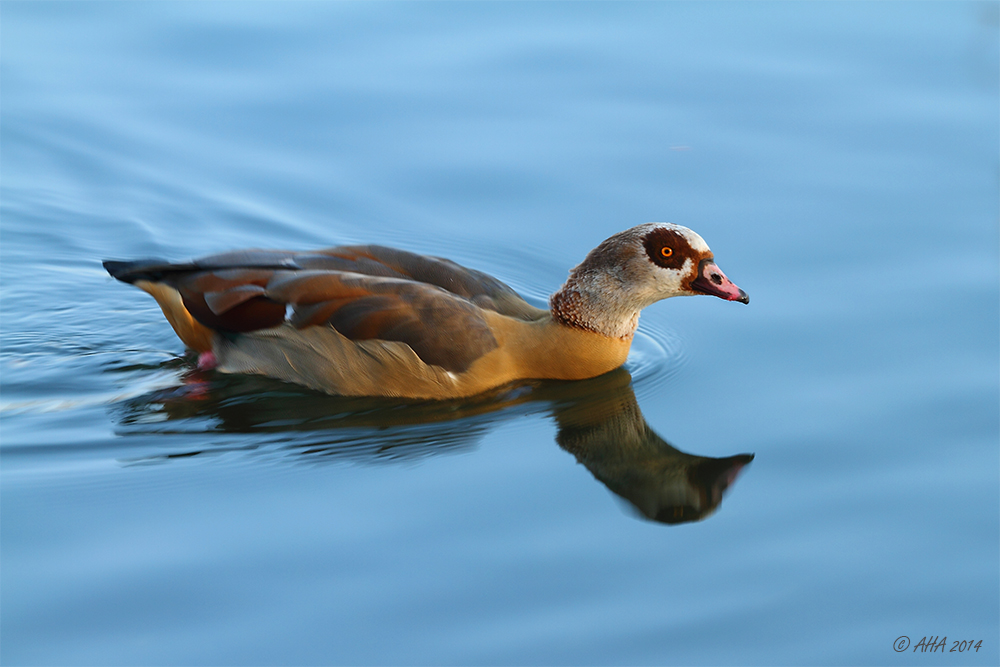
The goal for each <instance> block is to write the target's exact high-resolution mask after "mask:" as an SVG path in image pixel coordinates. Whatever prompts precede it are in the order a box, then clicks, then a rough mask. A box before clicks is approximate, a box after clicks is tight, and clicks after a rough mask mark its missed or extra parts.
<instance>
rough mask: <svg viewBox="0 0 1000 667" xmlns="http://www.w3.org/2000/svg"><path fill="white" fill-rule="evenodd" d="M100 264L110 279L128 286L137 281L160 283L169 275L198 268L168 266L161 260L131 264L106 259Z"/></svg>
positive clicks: (190, 265) (179, 265)
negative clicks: (112, 278) (109, 275)
mask: <svg viewBox="0 0 1000 667" xmlns="http://www.w3.org/2000/svg"><path fill="white" fill-rule="evenodd" d="M102 264H104V268H105V269H107V271H108V273H110V274H111V275H112V277H114V278H116V279H118V280H120V281H122V282H123V283H129V284H131V283H134V282H135V281H137V280H149V281H151V282H160V281H162V280H163V279H164V278H165V277H166V276H168V275H170V274H176V273H183V272H186V271H193V270H196V269H197V268H198V267H196V266H195V265H193V264H170V263H169V262H165V261H163V260H162V259H137V260H134V261H131V262H119V261H116V260H113V259H106V260H104V261H103V262H102Z"/></svg>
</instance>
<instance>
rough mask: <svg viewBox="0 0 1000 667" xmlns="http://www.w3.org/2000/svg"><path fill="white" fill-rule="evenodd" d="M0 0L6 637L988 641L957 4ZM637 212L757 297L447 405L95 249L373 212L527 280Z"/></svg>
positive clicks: (995, 396)
mask: <svg viewBox="0 0 1000 667" xmlns="http://www.w3.org/2000/svg"><path fill="white" fill-rule="evenodd" d="M0 11H2V24H0V30H2V33H0V38H2V54H0V55H2V59H0V67H2V70H0V74H2V82H3V96H2V99H0V112H2V113H0V116H2V118H0V120H2V123H0V147H2V152H0V222H2V227H0V243H2V245H0V253H2V255H0V257H2V265H0V279H2V294H0V296H2V301H0V308H2V318H0V332H2V366H0V371H2V410H3V411H2V412H0V438H2V442H0V482H2V487H0V496H2V498H0V500H2V504H0V520H2V522H0V531H2V532H0V550H2V569H0V584H2V585H0V595H2V600H0V601H2V605H0V640H2V642H0V646H2V648H0V660H2V661H3V662H4V663H5V664H52V663H59V664H130V665H131V664H241V663H255V664H256V663H288V664H389V663H393V664H507V663H510V664H872V665H881V664H890V663H891V664H962V665H966V664H968V665H975V664H981V665H989V664H997V662H998V661H1000V652H998V646H1000V635H998V627H1000V612H998V607H1000V593H998V591H1000V576H998V565H1000V553H998V544H1000V516H998V515H1000V510H998V508H1000V492H998V486H1000V485H998V466H1000V460H998V459H1000V455H998V447H997V443H998V431H1000V425H998V422H1000V416H998V412H1000V408H998V405H1000V387H998V384H1000V383H998V367H1000V359H998V356H1000V355H998V345H997V340H998V334H1000V305H998V304H1000V294H998V292H1000V289H998V281H1000V275H998V274H1000V271H998V267H1000V259H998V225H997V220H998V187H997V182H998V176H1000V160H998V151H997V146H998V142H1000V131H998V120H997V119H998V110H1000V102H998V100H1000V93H998V62H1000V56H998V10H997V5H996V4H995V3H992V4H964V3H940V4H939V3H905V4H904V3H877V4H864V3H835V4H824V3H808V4H806V3H801V4H798V3H776V4H768V3H753V4H740V3H732V4H730V3H697V4H687V3H666V4H658V3H642V4H627V3H626V4H621V3H616V4H602V3H587V4H542V3H539V4H521V3H511V4H506V3H504V4H392V3H376V4H353V3H336V4H322V3H309V4H281V5H271V4H263V3H254V4H233V3H217V4H216V3H212V4H186V3H141V4H121V3H101V4H84V3H72V4H48V3H4V4H3V6H2V8H0ZM651 220H669V221H672V222H677V223H681V224H685V225H688V226H690V227H692V228H694V229H696V230H697V231H699V232H700V233H701V234H702V235H703V236H704V237H705V238H706V239H707V240H708V242H709V244H711V245H712V248H713V250H714V251H715V253H716V256H717V258H718V260H719V263H720V266H721V267H722V268H723V269H724V270H725V271H726V272H727V274H728V275H729V276H730V277H731V278H733V280H734V281H735V282H737V283H738V284H739V285H740V286H741V287H743V288H745V289H746V290H747V291H748V292H749V293H750V295H751V297H752V301H751V304H750V305H749V306H748V307H744V306H742V305H739V304H730V303H724V302H722V301H719V300H717V299H708V298H691V299H674V300H671V301H668V302H665V303H661V304H657V305H655V306H653V307H652V308H650V309H648V310H647V311H646V312H645V313H644V314H643V317H642V320H641V326H640V335H639V338H638V339H637V343H636V346H635V348H634V351H633V354H632V356H631V358H630V361H629V363H628V365H627V367H626V370H625V371H622V372H619V373H616V374H613V375H611V376H609V377H606V378H598V379H596V380H593V381H589V382H586V383H579V384H571V385H565V384H563V385H560V384H546V383H529V384H527V385H523V386H519V387H513V388H505V389H503V390H501V391H498V392H495V393H494V394H492V395H489V396H485V397H479V398H477V399H474V400H470V401H460V402H447V403H440V404H419V403H418V404H412V403H386V402H379V401H371V400H367V399H350V400H348V399H339V398H336V397H328V396H323V395H319V394H313V393H310V392H308V391H304V390H299V389H296V388H294V387H289V386H288V385H283V384H281V383H275V382H270V381H267V380H265V379H260V378H241V377H227V376H219V375H214V374H204V373H199V372H198V371H197V370H196V369H194V367H193V365H192V360H191V358H190V357H186V356H184V350H183V347H182V346H181V344H180V343H179V342H178V341H177V340H176V338H175V337H174V336H173V333H172V332H171V331H170V329H169V327H168V326H167V325H166V323H165V322H164V321H163V319H162V316H161V315H160V314H159V311H158V309H157V308H156V306H155V304H154V303H153V301H152V300H151V299H149V298H148V297H147V296H146V295H145V294H142V293H141V292H139V291H138V290H135V289H131V288H128V287H127V286H124V285H121V284H118V283H115V282H114V281H112V280H111V279H110V278H109V277H108V276H107V275H106V274H105V273H104V271H103V270H102V268H101V266H100V263H99V260H100V259H102V258H109V257H110V258H134V257H143V256H162V257H166V258H170V259H177V260H180V259H185V258H190V257H195V256H198V255H203V254H207V253H211V252H217V251H223V250H227V249H232V248H240V247H265V248H268V247H276V248H290V249H306V248H315V247H323V246H329V245H334V244H339V243H354V242H376V243H383V244H389V245H396V246H400V247H404V248H407V249H411V250H416V251H419V252H430V253H434V254H438V255H444V256H448V257H451V258H452V259H455V260H456V261H459V262H460V263H463V264H466V265H468V266H473V267H475V268H479V269H482V270H485V271H487V272H489V273H492V274H494V275H496V276H498V277H500V278H501V279H503V280H505V281H506V282H508V283H509V284H511V285H512V286H513V287H515V288H516V289H518V290H519V291H520V292H521V293H522V294H524V295H525V296H526V297H527V298H528V299H529V300H531V301H532V302H534V303H536V304H541V303H543V302H544V300H545V298H546V295H547V294H549V293H550V292H551V291H553V290H554V289H556V288H557V287H558V286H559V284H560V283H561V282H562V280H564V279H565V276H566V272H567V271H568V269H569V268H570V267H571V266H573V265H574V264H575V263H576V262H578V261H579V260H580V259H581V258H582V257H583V256H584V254H585V253H586V252H587V251H588V250H589V249H590V248H592V247H593V246H594V245H596V244H597V243H598V242H599V241H601V240H603V239H604V238H606V237H607V236H609V235H610V234H612V233H614V232H616V231H619V230H621V229H624V228H626V227H629V226H632V225H634V224H638V223H641V222H646V221H651ZM644 423H645V424H647V425H648V428H649V429H650V431H645V430H643V424H644ZM664 441H666V442H669V443H670V445H667V444H666V442H664ZM671 445H672V447H671ZM674 448H676V449H674ZM743 453H754V454H755V455H756V458H755V459H754V460H753V462H752V463H750V464H749V465H748V466H746V467H744V468H743V469H742V470H741V471H739V475H738V477H737V478H736V479H735V481H734V482H733V483H732V485H731V486H729V488H728V489H727V490H726V491H725V494H724V496H720V493H721V488H722V487H723V486H725V484H724V483H723V482H725V481H729V477H731V476H732V474H733V473H734V472H735V469H733V470H732V471H730V472H729V473H726V474H723V475H722V477H721V478H719V479H721V480H722V482H719V479H716V480H715V481H716V482H718V483H716V484H715V487H714V488H713V486H712V483H711V480H709V482H710V483H708V485H707V486H705V487H703V488H702V489H701V491H697V490H695V491H692V487H690V486H688V485H685V484H681V483H678V482H677V479H678V478H679V477H680V478H684V479H686V477H685V476H686V475H688V474H689V473H688V471H690V470H692V469H694V468H697V467H698V466H702V467H701V468H698V469H699V470H702V471H704V470H708V468H706V467H705V466H711V465H718V464H709V463H706V461H708V460H709V459H710V458H725V457H730V456H734V455H737V454H743ZM738 461H740V462H745V459H739V460H738ZM737 467H738V466H737ZM651 469H662V470H666V471H668V473H669V474H668V475H667V477H668V478H669V481H668V482H664V483H663V493H664V494H665V495H666V496H667V497H669V498H672V499H676V498H679V497H684V498H685V499H686V500H685V502H686V503H688V504H689V505H690V506H691V507H693V506H695V505H697V506H698V507H700V508H701V509H700V510H698V511H695V510H690V511H691V512H692V513H691V514H688V515H684V514H683V513H681V514H680V515H676V516H675V515H674V514H670V516H668V517H661V518H669V519H670V520H671V521H676V520H683V519H700V520H697V521H687V522H684V521H681V522H680V523H676V522H674V523H662V522H657V521H652V520H649V519H648V518H646V517H645V515H644V514H642V513H641V512H640V510H639V509H638V507H637V506H646V507H647V509H648V508H649V506H650V503H652V504H653V505H655V502H657V501H655V499H654V500H651V497H653V496H655V494H654V493H653V492H651V491H650V489H651V488H653V487H656V485H657V484H658V483H659V482H657V481H656V480H657V479H659V478H652V477H649V471H650V470H651ZM713 470H714V469H713ZM630 471H631V472H630ZM636 471H639V472H636ZM671 471H673V472H671ZM677 471H682V472H677ZM682 473H683V474H682ZM716 473H718V470H716ZM671 475H672V476H671ZM703 476H704V475H703ZM637 479H638V481H636V480H637ZM713 479H714V478H713ZM626 480H632V481H631V483H626ZM720 498H721V502H719V500H720ZM644 504H645V505H644ZM713 510H714V511H713ZM902 635H906V636H908V637H909V638H910V640H911V643H912V645H916V644H917V643H918V642H920V639H921V638H922V637H925V636H937V637H938V638H939V640H940V638H941V637H944V636H947V638H948V642H947V647H946V648H948V649H950V648H952V645H953V643H954V642H958V641H960V640H968V639H973V640H977V641H978V640H982V644H981V647H980V648H979V650H978V651H977V652H969V651H963V652H961V653H959V652H958V651H957V650H956V651H955V652H954V653H951V652H949V653H946V654H943V653H942V652H941V650H940V649H939V650H938V652H937V654H936V655H935V656H933V657H932V656H928V655H926V653H923V654H921V653H916V654H915V653H913V650H912V646H911V648H908V649H907V650H906V651H905V652H903V653H897V652H895V651H894V650H893V643H894V641H896V639H897V638H898V637H900V636H902Z"/></svg>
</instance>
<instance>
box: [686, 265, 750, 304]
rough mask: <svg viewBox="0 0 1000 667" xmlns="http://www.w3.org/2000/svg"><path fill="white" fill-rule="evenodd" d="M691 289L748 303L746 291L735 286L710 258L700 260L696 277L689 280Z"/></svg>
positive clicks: (728, 299) (748, 298) (727, 299)
mask: <svg viewBox="0 0 1000 667" xmlns="http://www.w3.org/2000/svg"><path fill="white" fill-rule="evenodd" d="M691 289H693V290H694V291H696V292H701V293H702V294H711V295H712V296H717V297H719V298H720V299H725V300H726V301H739V302H740V303H750V297H749V296H747V293H746V292H744V291H743V290H741V289H740V288H739V287H737V286H736V285H735V284H734V283H733V281H732V280H730V279H729V278H727V277H726V274H725V273H723V272H722V269H720V268H719V265H718V264H716V263H715V261H714V260H711V259H703V260H701V264H700V265H699V266H698V277H697V278H695V279H694V280H693V281H691Z"/></svg>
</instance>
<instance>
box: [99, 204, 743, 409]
mask: <svg viewBox="0 0 1000 667" xmlns="http://www.w3.org/2000/svg"><path fill="white" fill-rule="evenodd" d="M104 267H105V268H106V269H107V270H108V272H109V273H110V274H111V275H112V276H114V277H115V278H117V279H118V280H121V281H123V282H126V283H131V284H133V285H135V286H136V287H138V288H140V289H142V290H144V291H146V292H148V293H149V294H151V295H152V296H153V298H155V299H156V301H157V303H159V305H160V308H161V309H162V310H163V314H164V315H165V316H166V318H167V321H169V322H170V324H171V326H173V328H174V331H175V332H176V333H177V335H178V336H179V337H180V339H181V340H182V341H183V342H184V344H185V345H187V346H188V347H190V348H192V349H194V350H196V351H198V352H199V353H201V356H200V358H199V364H200V365H203V366H212V367H216V368H217V369H218V370H220V371H224V372H228V373H256V374H260V375H266V376H270V377H273V378H278V379H280V380H285V381H288V382H294V383H297V384H301V385H306V386H308V387H311V388H313V389H318V390H320V391H325V392H328V393H331V394H342V395H354V396H395V397H409V398H429V399H444V398H457V397H463V396H471V395H473V394H478V393H480V392H483V391H485V390H487V389H490V388H493V387H497V386H500V385H503V384H507V383H509V382H512V381H516V380H524V379H556V380H579V379H584V378H589V377H594V376H597V375H601V374H603V373H606V372H608V371H610V370H612V369H614V368H617V367H619V366H621V365H622V364H623V363H624V362H625V359H626V357H627V356H628V351H629V347H630V346H631V344H632V336H633V335H634V334H635V329H636V326H637V324H638V320H639V311H641V310H642V309H643V308H645V307H646V306H648V305H650V304H652V303H654V302H656V301H659V300H660V299H666V298H668V297H672V296H681V295H693V294H711V295H714V296H718V297H720V298H723V299H726V300H728V301H740V302H742V303H749V300H750V299H749V297H747V295H746V293H745V292H744V291H743V290H741V289H740V288H738V287H737V286H736V285H734V284H733V283H732V282H731V281H730V280H729V279H728V278H727V277H726V275H725V274H724V273H723V272H722V271H721V270H720V269H719V267H718V266H716V264H715V261H714V259H713V257H712V252H711V251H710V250H709V249H708V245H706V244H705V242H704V241H703V240H702V238H701V237H700V236H698V235H697V234H696V233H694V232H693V231H691V230H690V229H687V228H686V227H681V226H679V225H673V224H667V223H649V224H645V225H639V226H637V227H633V228H632V229H628V230H626V231H624V232H621V233H619V234H615V235H614V236H612V237H611V238H609V239H608V240H606V241H605V242H604V243H602V244H601V245H599V246H597V248H595V249H594V250H592V251H591V252H590V254H588V255H587V257H586V259H584V260H583V262H582V263H581V264H580V265H579V266H577V267H576V268H575V269H573V270H572V271H571V272H570V275H569V279H568V280H567V281H566V283H565V284H564V285H563V286H562V287H561V288H560V289H559V291H558V292H556V293H555V294H553V295H552V297H551V298H550V309H549V310H542V309H540V308H536V307H534V306H531V305H530V304H528V303H527V302H526V301H525V300H524V299H522V298H521V297H520V296H519V295H518V294H517V293H516V292H515V291H514V290H513V289H511V288H510V287H508V286H507V285H505V284H504V283H502V282H500V281H499V280H497V279H496V278H492V277H490V276H488V275H486V274H485V273H481V272H479V271H474V270H472V269H467V268H465V267H462V266H459V265H458V264H455V263H454V262H451V261H449V260H446V259H440V258H436V257H425V256H421V255H416V254H413V253H410V252H406V251H403V250H395V249H393V248H386V247H383V246H375V245H366V246H342V247H337V248H329V249H326V250H319V251H314V252H289V251H281V250H245V251H239V252H231V253H224V254H221V255H212V256H210V257H205V258H203V259H199V260H195V261H192V262H186V263H180V264H170V263H166V262H162V261H159V260H139V261H133V262H117V261H110V260H109V261H105V262H104Z"/></svg>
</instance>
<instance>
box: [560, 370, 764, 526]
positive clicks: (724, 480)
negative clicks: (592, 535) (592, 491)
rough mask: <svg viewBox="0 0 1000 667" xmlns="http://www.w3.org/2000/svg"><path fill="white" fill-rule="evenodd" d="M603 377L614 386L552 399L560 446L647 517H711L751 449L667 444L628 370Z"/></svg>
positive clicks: (665, 519)
mask: <svg viewBox="0 0 1000 667" xmlns="http://www.w3.org/2000/svg"><path fill="white" fill-rule="evenodd" d="M607 378H608V380H609V381H617V382H619V383H620V385H619V386H618V387H617V388H616V389H614V390H606V391H602V392H601V393H592V394H590V395H588V396H585V397H582V398H580V399H579V400H577V401H573V402H568V403H562V404H560V405H557V407H556V410H555V414H556V420H557V421H558V423H559V434H558V435H557V437H556V440H557V441H558V443H559V446H560V447H562V448H563V449H565V450H566V451H568V452H570V453H571V454H573V455H574V456H575V457H576V460H577V461H579V462H580V463H582V464H583V465H585V466H586V467H587V469H588V470H590V472H591V473H592V474H593V475H594V477H596V478H597V479H598V480H600V481H601V482H602V483H603V484H604V485H605V486H607V487H608V488H609V489H611V490H612V491H613V492H614V493H616V494H618V495H619V496H621V497H622V498H624V499H626V500H628V501H629V502H630V503H631V504H632V505H634V506H635V508H636V509H638V510H639V512H641V513H642V514H643V516H645V517H646V518H649V519H653V520H654V521H661V522H664V523H684V522H688V521H697V520H699V519H703V518H705V517H707V516H709V515H710V514H711V513H712V512H713V511H714V510H715V508H716V507H718V505H719V503H720V502H721V501H722V495H723V493H724V492H725V491H726V489H727V488H728V487H729V486H730V485H731V484H732V483H733V482H734V481H735V480H736V476H737V475H738V474H739V472H740V470H742V469H743V466H745V465H746V464H747V463H749V462H750V461H752V460H753V458H754V455H753V454H737V455H736V456H728V457H725V458H719V459H717V458H711V457H705V456H694V455H692V454H686V453H684V452H682V451H680V450H678V449H675V448H674V447H671V446H670V445H669V444H668V443H667V442H666V441H665V440H663V438H661V437H660V436H658V435H656V433H654V432H653V430H652V429H650V428H649V425H648V424H647V423H646V420H645V418H644V417H643V416H642V412H641V411H640V410H639V404H638V402H636V400H635V394H634V393H633V392H632V387H631V384H630V383H629V382H628V380H629V377H628V373H626V372H625V371H624V370H622V371H620V372H616V373H613V374H610V375H609V376H607Z"/></svg>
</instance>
